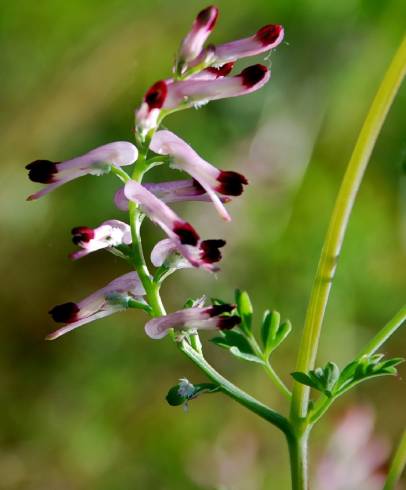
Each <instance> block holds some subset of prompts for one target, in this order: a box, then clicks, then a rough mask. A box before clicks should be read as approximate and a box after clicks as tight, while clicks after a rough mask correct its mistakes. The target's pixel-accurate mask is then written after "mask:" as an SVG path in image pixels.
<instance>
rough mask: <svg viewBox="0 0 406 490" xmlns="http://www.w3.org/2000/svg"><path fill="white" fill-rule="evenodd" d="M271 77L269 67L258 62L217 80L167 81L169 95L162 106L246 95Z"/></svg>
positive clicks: (202, 102) (200, 103)
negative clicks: (233, 74)
mask: <svg viewBox="0 0 406 490" xmlns="http://www.w3.org/2000/svg"><path fill="white" fill-rule="evenodd" d="M269 78H270V71H269V70H268V68H267V67H266V66H264V65H259V64H258V65H252V66H249V67H247V68H245V69H244V70H243V71H242V72H241V73H239V74H238V75H235V76H232V77H224V76H223V77H220V78H217V79H215V80H207V79H204V80H194V79H193V78H190V79H188V80H183V81H179V82H173V83H169V84H168V83H167V84H166V86H167V95H166V98H165V102H164V104H163V106H162V108H163V109H177V108H178V107H180V106H183V105H184V106H185V107H189V106H194V105H202V104H205V103H207V102H209V101H211V100H217V99H224V98H228V97H237V96H240V95H246V94H249V93H251V92H255V90H258V89H260V88H261V87H263V85H265V83H266V82H267V81H268V80H269ZM164 83H166V82H164Z"/></svg>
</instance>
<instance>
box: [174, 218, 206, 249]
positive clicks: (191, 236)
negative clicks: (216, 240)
mask: <svg viewBox="0 0 406 490" xmlns="http://www.w3.org/2000/svg"><path fill="white" fill-rule="evenodd" d="M173 231H174V233H176V234H177V235H178V237H179V239H180V243H182V244H183V245H192V246H194V247H195V246H196V245H197V243H198V241H199V239H200V237H199V235H198V234H197V232H196V230H195V229H194V228H193V226H192V225H191V224H189V223H187V222H186V221H177V222H176V223H175V224H174V226H173Z"/></svg>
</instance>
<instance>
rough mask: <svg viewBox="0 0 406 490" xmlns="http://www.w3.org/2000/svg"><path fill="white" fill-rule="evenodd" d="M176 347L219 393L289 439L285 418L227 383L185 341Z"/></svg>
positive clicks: (289, 430) (287, 423)
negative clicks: (211, 382) (212, 383)
mask: <svg viewBox="0 0 406 490" xmlns="http://www.w3.org/2000/svg"><path fill="white" fill-rule="evenodd" d="M178 347H179V349H180V350H181V352H183V353H184V354H185V355H186V356H187V357H188V358H189V359H190V360H192V361H193V362H194V364H196V366H198V367H199V368H200V369H201V370H202V371H203V372H204V373H205V374H206V376H207V377H208V378H209V379H211V380H212V381H213V382H214V383H216V384H217V385H218V386H219V388H220V390H221V391H223V392H224V393H225V394H227V395H228V396H230V397H231V398H233V399H234V400H236V401H237V402H238V403H240V404H241V405H243V406H244V407H246V408H248V409H249V410H251V412H254V413H256V414H257V415H259V416H260V417H262V418H263V419H265V420H266V421H268V422H270V423H271V424H273V425H275V426H276V427H278V428H279V429H280V430H281V431H282V432H284V433H285V434H286V435H289V437H292V434H291V428H290V424H289V421H288V420H287V419H286V418H285V417H283V416H282V415H280V414H279V413H278V412H275V411H274V410H272V409H271V408H269V407H267V406H266V405H264V404H263V403H261V402H260V401H258V400H256V399H255V398H254V397H252V396H251V395H248V393H245V391H243V390H241V389H240V388H238V387H237V386H235V385H234V384H233V383H231V382H230V381H228V380H227V379H226V378H224V377H223V376H222V375H221V374H220V373H218V372H217V371H216V370H215V369H214V368H213V367H212V366H211V365H210V364H209V363H208V362H207V361H206V359H204V357H203V356H202V355H201V354H199V353H198V352H196V351H195V350H194V349H193V347H192V346H191V345H190V344H189V343H187V342H186V341H185V340H183V341H182V342H180V343H178Z"/></svg>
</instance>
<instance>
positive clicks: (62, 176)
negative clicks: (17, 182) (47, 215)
mask: <svg viewBox="0 0 406 490" xmlns="http://www.w3.org/2000/svg"><path fill="white" fill-rule="evenodd" d="M137 157H138V150H137V148H136V147H135V146H134V145H133V144H132V143H128V142H126V141H116V142H115V143H109V144H107V145H103V146H99V147H98V148H95V149H94V150H91V151H89V152H88V153H85V154H84V155H82V156H80V157H76V158H73V159H72V160H66V161H64V162H51V161H49V160H35V161H34V162H31V163H29V164H28V165H27V166H26V167H25V168H26V169H27V170H28V171H29V172H28V177H29V178H30V180H32V181H33V182H40V183H41V184H47V186H46V187H45V188H44V189H42V190H40V191H39V192H36V193H35V194H32V195H31V196H29V197H28V200H29V201H32V200H33V199H38V198H39V197H41V196H43V195H44V194H48V192H51V191H53V190H54V189H56V188H57V187H59V186H61V185H63V184H65V183H66V182H69V181H71V180H74V179H77V178H78V177H82V176H83V175H87V174H90V175H103V174H106V173H108V172H110V170H111V167H112V166H116V167H121V166H124V165H131V164H132V163H133V162H135V160H137Z"/></svg>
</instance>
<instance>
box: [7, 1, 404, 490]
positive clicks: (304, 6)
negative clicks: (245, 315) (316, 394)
mask: <svg viewBox="0 0 406 490" xmlns="http://www.w3.org/2000/svg"><path fill="white" fill-rule="evenodd" d="M217 5H218V6H219V7H220V8H221V17H220V20H219V23H218V26H217V29H216V32H215V33H214V34H213V36H212V38H211V40H212V41H213V42H225V41H228V40H231V39H233V38H238V37H244V36H245V35H248V34H251V33H253V32H255V31H256V30H257V29H258V28H259V27H260V26H262V25H264V24H266V23H269V22H274V23H281V24H284V26H285V29H286V40H285V42H284V43H283V44H282V45H281V46H280V47H279V48H278V49H277V50H276V51H275V52H274V53H273V54H272V70H273V76H272V80H271V82H270V83H269V84H268V85H267V86H266V87H265V88H264V89H263V90H262V91H260V92H257V93H255V94H253V95H249V96H247V97H243V98H239V99H229V100H223V101H218V102H215V103H211V104H210V105H208V106H205V107H204V108H202V109H200V110H198V111H195V110H192V111H187V112H183V113H179V114H176V115H174V116H172V117H171V119H168V120H167V121H166V125H167V127H169V128H170V129H172V130H173V131H175V132H177V133H179V134H180V135H181V136H182V137H184V138H185V139H186V140H188V141H189V142H190V143H191V144H192V145H193V146H194V147H195V148H196V149H197V150H198V151H199V152H200V153H201V154H202V155H203V156H205V157H206V158H207V160H208V161H211V162H213V163H215V164H217V165H218V166H221V167H222V168H228V169H235V170H239V171H241V172H243V173H244V174H246V175H247V176H248V177H249V179H250V184H251V185H250V186H249V187H248V188H247V190H246V192H245V194H244V195H243V196H242V198H240V199H237V200H235V202H234V203H232V204H231V205H230V212H231V213H232V215H233V221H232V223H231V224H229V225H227V226H225V225H224V224H223V223H222V222H220V220H219V219H218V216H217V215H216V213H215V212H214V210H213V208H212V207H211V206H210V205H206V204H199V203H191V204H187V205H184V204H182V205H178V206H177V210H178V212H179V213H180V214H181V215H182V216H184V217H185V218H186V219H188V220H190V221H191V222H193V223H194V224H195V225H196V227H197V229H199V230H200V231H201V234H202V235H204V236H210V237H217V236H222V237H225V238H226V239H227V241H228V245H227V248H226V252H225V257H224V261H223V264H222V272H221V273H220V274H219V275H218V277H214V276H211V275H207V274H205V273H204V272H199V271H193V270H185V271H181V272H179V273H178V274H177V275H176V276H174V277H172V278H171V279H170V280H168V281H167V283H166V285H165V287H164V290H163V296H164V299H165V302H166V304H167V306H168V310H169V311H173V310H174V309H178V308H179V307H181V306H182V304H183V303H184V301H185V299H186V298H187V297H190V296H192V297H193V296H195V297H197V296H200V295H201V294H203V293H206V294H208V295H209V296H216V297H221V298H223V299H225V300H231V299H232V297H233V289H234V288H235V287H239V288H245V289H247V290H248V291H249V292H250V294H251V296H252V298H253V301H254V304H255V308H256V312H257V316H256V318H257V319H259V318H260V316H261V314H262V311H263V310H264V309H265V308H274V309H277V310H279V311H280V312H281V314H282V316H283V317H284V318H290V319H291V321H292V323H293V325H294V331H293V334H292V335H291V337H290V339H289V340H288V341H287V342H286V343H285V345H283V347H282V348H281V349H280V350H279V351H278V352H277V353H276V355H275V359H274V363H275V366H276V368H277V369H278V370H279V372H280V373H281V376H282V377H283V378H284V380H285V381H286V382H287V383H290V379H289V378H290V377H289V372H291V371H292V370H293V368H294V362H295V361H294V360H295V355H296V350H297V345H298V341H299V338H300V333H301V329H302V325H303V318H304V314H305V308H306V303H307V300H308V296H309V290H310V285H311V281H312V276H313V273H314V270H315V266H316V263H317V259H318V254H319V250H320V247H321V243H322V240H323V235H324V233H325V230H326V226H327V222H328V216H329V213H330V211H331V209H332V206H333V202H334V198H335V195H336V192H337V189H338V186H339V182H340V178H341V176H342V174H343V171H344V168H345V164H346V162H347V161H348V158H349V156H350V153H351V149H352V147H353V145H354V142H355V138H356V135H357V133H358V130H359V128H360V125H361V123H362V121H363V118H364V117H365V113H366V111H367V108H368V106H369V104H370V101H371V98H372V97H373V94H374V92H375V90H376V88H377V85H378V83H379V81H380V79H381V77H382V75H383V72H384V70H385V69H386V67H387V65H388V63H389V60H390V59H391V57H392V55H393V53H394V51H395V49H396V47H397V46H398V44H399V42H400V39H401V37H402V30H403V28H404V14H405V5H404V2H403V1H402V0H385V1H380V0H341V1H340V2H325V1H323V0H308V1H306V0H303V1H286V0H274V1H272V2H269V1H268V0H252V1H251V2H244V3H241V2H236V1H234V2H233V1H230V0H220V1H218V2H217ZM205 6H206V3H204V2H200V1H181V0H172V1H170V2H168V1H165V0H149V1H147V2H141V1H139V0H97V1H96V0H71V1H69V2H66V1H62V0H41V2H34V1H33V0H17V1H15V2H2V4H1V15H0V44H1V52H0V59H1V64H0V66H1V74H0V77H1V92H0V98H1V112H0V139H1V154H2V159H1V165H0V175H1V191H0V227H1V240H0V252H1V255H0V256H1V261H0V274H1V312H2V321H1V330H0V388H1V389H0V489H1V490H3V489H4V490H5V489H7V490H17V489H18V490H20V489H21V490H22V489H24V490H43V489H45V488H46V489H50V490H51V489H52V490H56V489H61V490H71V489H72V490H73V489H75V490H82V489H83V490H84V489H93V490H110V489H154V490H170V489H177V490H183V489H185V490H186V489H187V490H189V489H236V490H262V489H275V490H279V489H287V488H289V476H288V469H287V465H288V460H287V451H286V448H285V443H284V441H283V439H282V437H281V436H280V435H279V433H277V432H276V430H274V429H273V428H272V427H268V426H267V425H265V423H264V422H263V421H261V420H257V419H256V418H255V417H254V416H253V415H251V414H250V413H248V412H246V411H245V410H244V409H243V408H241V407H239V406H237V405H236V404H234V403H233V402H232V401H229V400H228V399H225V398H223V397H222V396H220V395H212V396H207V397H202V398H200V399H199V400H197V401H195V402H192V403H191V405H190V410H189V412H188V413H184V412H183V411H182V409H180V408H179V409H176V408H171V407H169V406H168V405H167V404H166V402H165V395H166V392H167V390H168V388H169V387H170V386H172V385H173V384H174V383H175V382H176V380H177V379H178V378H180V377H183V376H186V377H187V378H189V379H190V380H191V381H194V382H202V381H204V377H203V376H202V375H201V374H200V373H199V372H198V371H197V370H196V369H195V368H194V367H193V366H192V365H191V364H190V363H189V362H188V360H187V359H184V358H183V357H181V355H180V353H178V352H177V351H176V349H175V348H174V347H173V345H172V344H171V342H170V341H169V340H163V341H160V342H157V341H152V340H150V339H148V338H147V337H146V336H145V334H144V332H143V324H144V322H145V320H146V318H145V316H144V314H143V313H142V312H137V311H130V312H126V313H122V314H119V315H116V316H114V317H110V318H107V319H104V320H102V321H99V322H97V323H95V324H92V325H89V326H87V327H86V328H83V329H82V330H79V331H77V332H74V333H72V334H70V335H68V336H66V337H64V338H62V339H60V340H58V341H56V342H52V343H51V342H44V340H43V338H44V336H45V334H46V333H48V332H49V331H50V330H51V329H53V327H54V326H53V325H52V323H51V322H50V320H49V318H48V315H47V311H48V310H49V308H50V307H51V306H53V305H54V304H57V303H61V302H65V301H69V300H79V299H81V298H82V297H84V296H86V295H88V294H89V293H90V292H92V291H93V290H95V289H97V288H99V287H101V286H103V285H104V284H106V283H107V282H109V281H110V280H111V279H113V278H114V277H115V276H117V275H119V274H121V273H124V272H126V266H125V264H123V263H121V262H120V260H119V259H117V258H115V257H114V256H112V255H108V254H107V255H104V254H103V253H99V254H93V255H92V256H90V257H88V258H87V259H85V260H82V261H79V262H77V263H70V262H69V260H67V254H68V253H69V252H71V251H72V250H73V245H72V244H71V243H70V233H69V231H70V229H71V228H72V227H73V226H78V225H88V226H95V225H98V224H99V223H100V222H101V221H103V220H105V219H108V218H113V217H114V218H118V219H125V215H124V214H123V213H121V212H120V211H118V210H117V209H115V208H114V206H113V204H112V196H113V194H114V191H115V190H116V189H117V188H118V186H119V182H118V181H116V180H115V179H114V177H113V176H108V177H104V178H95V177H85V178H83V179H81V180H80V181H76V182H74V183H70V184H68V185H66V186H64V187H63V188H61V189H59V190H58V191H57V192H55V193H53V194H51V195H49V196H47V197H45V198H43V199H41V200H39V201H36V202H26V201H25V198H26V196H27V195H29V194H30V193H32V192H33V191H34V189H36V188H37V186H36V185H35V184H33V183H31V182H29V181H28V179H27V178H26V171H25V170H24V165H25V164H27V163H28V162H30V161H32V160H35V159H37V158H45V159H51V160H63V159H66V158H69V157H71V156H74V155H79V154H81V153H83V152H86V151H88V150H89V149H91V148H93V147H95V146H98V145H101V144H104V143H107V142H110V141H114V140H131V138H132V133H131V130H132V127H133V110H134V108H135V107H136V106H137V105H138V103H139V101H140V98H141V97H142V94H143V92H144V91H145V89H146V88H147V87H148V86H149V85H151V83H152V82H154V81H156V80H158V79H161V78H164V77H166V76H168V75H169V74H170V70H171V63H172V61H173V58H174V53H175V51H176V48H177V45H178V42H179V40H180V38H181V37H182V36H183V35H184V34H185V33H186V31H187V29H188V28H189V26H190V24H191V21H192V19H193V18H194V16H195V14H196V12H197V11H198V10H199V9H201V8H203V7H205ZM260 60H261V58H259V59H258V61H260ZM252 61H254V60H252ZM245 64H246V63H243V65H245ZM405 104H406V90H405V87H403V89H402V90H401V91H400V93H399V95H398V97H397V99H396V101H395V104H394V106H393V108H392V110H391V112H390V114H389V117H388V119H387V122H386V124H385V127H384V129H383V132H382V134H381V136H380V138H379V141H378V143H377V146H376V149H375V151H374V154H373V157H372V160H371V162H370V166H369V169H368V172H367V174H366V178H365V181H364V183H363V185H362V188H361V191H360V194H359V198H358V200H357V203H356V207H355V210H354V213H353V216H352V219H351V223H350V226H349V229H348V235H347V237H346V241H345V245H344V249H343V253H342V257H341V260H340V264H339V267H338V272H337V278H336V281H335V284H334V287H333V291H332V296H331V301H330V304H329V308H328V312H327V317H326V322H325V327H324V331H323V335H322V341H321V350H320V355H319V361H318V362H319V364H321V363H324V362H326V360H329V359H334V360H335V361H336V362H338V364H339V365H341V366H342V365H343V364H344V363H346V362H347V361H349V360H350V358H351V356H352V355H354V354H355V353H356V352H357V350H358V349H359V348H360V347H361V346H362V343H363V342H365V341H366V340H367V339H369V338H370V337H371V335H372V334H373V333H374V332H376V331H377V329H378V328H379V327H381V326H382V325H383V324H384V323H385V322H386V321H387V320H389V318H390V317H391V316H392V315H393V314H394V313H395V312H396V311H397V310H398V309H399V308H400V306H401V305H402V303H403V302H404V299H405V298H404V296H405V294H404V293H405V290H406V287H405V286H406V279H405V270H406V254H405V249H406V224H405V219H406V204H405V196H406V176H405V170H404V169H405V160H406V143H405V139H404V137H405V133H404V129H405V124H404V111H405V108H406V106H405ZM402 169H403V170H402ZM158 174H159V175H158ZM172 176H173V174H172ZM157 177H158V178H169V177H170V174H169V173H167V172H166V171H165V170H162V168H159V170H157V171H156V173H155V175H151V178H157ZM144 233H145V243H146V247H147V249H148V248H150V247H151V245H152V244H153V243H154V242H155V241H156V240H157V239H158V238H159V237H161V236H162V235H161V234H160V231H159V230H158V229H156V228H154V227H152V226H150V225H146V226H145V228H144ZM209 338H210V335H208V336H207V335H205V339H206V340H207V342H206V344H207V347H206V350H207V355H208V357H209V358H210V360H211V361H212V362H213V364H215V365H216V366H217V368H218V369H219V370H221V371H222V372H223V373H225V374H226V375H227V376H229V377H230V378H231V379H232V380H233V381H235V382H237V383H238V384H240V385H241V386H242V387H244V388H245V389H248V390H250V391H251V392H253V393H254V394H255V395H256V396H258V397H259V398H260V399H262V400H264V401H266V402H268V403H270V404H271V405H272V406H273V407H275V408H277V409H279V410H282V411H285V410H286V405H285V401H284V400H282V399H281V398H280V396H279V395H278V393H276V392H275V389H274V388H273V386H272V385H270V384H269V382H268V381H267V379H266V378H265V375H264V373H263V372H261V370H260V369H259V368H258V367H256V366H255V365H247V364H246V363H243V362H242V361H239V360H237V359H234V358H230V356H228V354H227V353H226V352H223V351H221V350H220V349H218V348H216V347H214V346H212V345H210V343H209V342H208V339H209ZM405 345H406V337H405V335H404V332H402V331H400V332H398V333H397V335H396V336H395V337H394V338H393V339H392V340H391V341H390V342H388V343H387V345H386V346H385V349H384V350H385V352H386V353H387V354H388V355H392V356H394V355H396V356H397V355H402V354H404V353H405ZM400 373H401V375H400V377H399V378H397V379H396V378H389V379H383V380H377V381H373V382H370V383H368V384H365V385H364V386H362V387H360V388H359V389H358V390H357V391H356V393H354V394H352V395H348V396H346V397H345V398H343V399H342V400H340V401H339V402H338V403H337V405H336V406H335V407H334V408H333V409H332V411H331V412H330V413H329V414H328V416H327V417H326V418H325V419H324V421H323V422H322V423H321V424H320V426H319V427H318V428H317V429H316V431H315V432H314V434H313V440H312V452H311V456H312V472H313V473H314V472H315V471H316V467H317V462H318V461H319V460H320V458H321V457H322V454H323V448H324V447H325V445H326V443H327V441H328V437H329V432H330V431H331V429H332V428H333V427H334V425H335V424H336V422H337V420H338V419H339V417H340V414H342V413H343V411H344V410H345V409H346V407H349V406H351V405H354V404H359V403H363V404H365V403H367V404H369V405H371V406H372V407H373V409H374V411H375V412H376V432H377V433H378V434H380V435H381V436H382V437H383V438H384V439H386V440H387V442H388V444H392V445H393V444H394V443H395V441H396V440H397V438H398V435H399V433H400V431H401V430H402V428H403V426H404V423H405V416H404V413H405V401H406V393H405V381H404V379H403V378H404V377H405V375H406V371H405V368H404V367H401V368H400Z"/></svg>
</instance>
